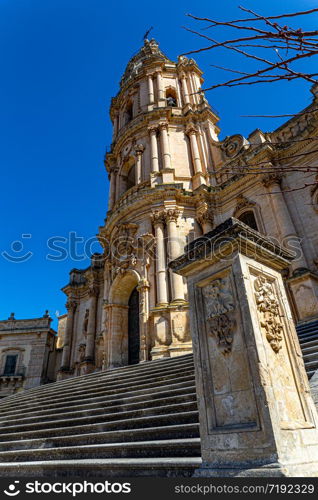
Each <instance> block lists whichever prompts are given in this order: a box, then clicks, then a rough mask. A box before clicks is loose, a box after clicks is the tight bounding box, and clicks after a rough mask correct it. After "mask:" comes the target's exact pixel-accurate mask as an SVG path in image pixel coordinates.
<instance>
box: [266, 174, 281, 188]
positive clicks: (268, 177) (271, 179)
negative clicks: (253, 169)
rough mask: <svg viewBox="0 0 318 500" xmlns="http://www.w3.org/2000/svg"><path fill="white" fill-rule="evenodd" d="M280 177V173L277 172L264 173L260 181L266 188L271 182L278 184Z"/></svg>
mask: <svg viewBox="0 0 318 500" xmlns="http://www.w3.org/2000/svg"><path fill="white" fill-rule="evenodd" d="M282 178H283V176H282V174H280V173H278V172H277V173H272V174H267V175H264V177H263V179H262V182H263V184H264V186H265V187H266V188H268V187H270V186H271V185H273V184H278V185H279V186H280V184H281V181H282Z"/></svg>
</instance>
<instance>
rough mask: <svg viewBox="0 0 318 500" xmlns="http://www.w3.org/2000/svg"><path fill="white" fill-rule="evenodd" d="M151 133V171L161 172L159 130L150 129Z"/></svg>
mask: <svg viewBox="0 0 318 500" xmlns="http://www.w3.org/2000/svg"><path fill="white" fill-rule="evenodd" d="M149 133H150V146H151V171H152V172H159V158H158V143H157V128H156V127H150V128H149Z"/></svg>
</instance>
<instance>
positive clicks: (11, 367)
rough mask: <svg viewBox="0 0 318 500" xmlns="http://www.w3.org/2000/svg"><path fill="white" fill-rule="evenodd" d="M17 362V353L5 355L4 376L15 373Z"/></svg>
mask: <svg viewBox="0 0 318 500" xmlns="http://www.w3.org/2000/svg"><path fill="white" fill-rule="evenodd" d="M17 362H18V355H17V354H8V355H7V356H6V361H5V365H4V372H3V375H4V376H9V375H15V371H16V367H17Z"/></svg>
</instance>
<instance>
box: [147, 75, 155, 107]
mask: <svg viewBox="0 0 318 500" xmlns="http://www.w3.org/2000/svg"><path fill="white" fill-rule="evenodd" d="M148 99H149V104H153V103H154V91H153V80H152V75H148Z"/></svg>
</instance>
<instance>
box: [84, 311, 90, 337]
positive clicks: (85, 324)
mask: <svg viewBox="0 0 318 500" xmlns="http://www.w3.org/2000/svg"><path fill="white" fill-rule="evenodd" d="M88 317H89V309H86V311H85V316H84V321H83V335H84V337H86V335H87V328H88Z"/></svg>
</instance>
